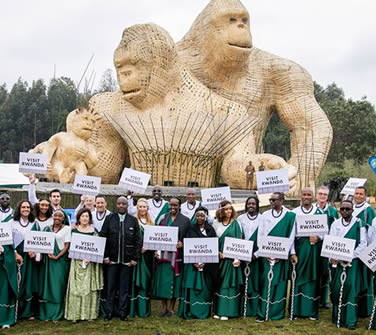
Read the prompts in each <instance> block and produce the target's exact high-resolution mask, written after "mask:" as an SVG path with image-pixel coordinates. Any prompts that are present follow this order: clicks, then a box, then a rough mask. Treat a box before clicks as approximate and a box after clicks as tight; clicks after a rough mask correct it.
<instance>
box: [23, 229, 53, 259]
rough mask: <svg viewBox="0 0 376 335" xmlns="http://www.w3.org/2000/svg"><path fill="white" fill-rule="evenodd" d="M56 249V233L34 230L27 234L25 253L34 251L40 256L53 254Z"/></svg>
mask: <svg viewBox="0 0 376 335" xmlns="http://www.w3.org/2000/svg"><path fill="white" fill-rule="evenodd" d="M54 248H55V234H54V233H52V232H47V231H34V230H30V231H28V232H26V233H25V239H24V252H28V251H32V252H35V253H40V254H53V253H54Z"/></svg>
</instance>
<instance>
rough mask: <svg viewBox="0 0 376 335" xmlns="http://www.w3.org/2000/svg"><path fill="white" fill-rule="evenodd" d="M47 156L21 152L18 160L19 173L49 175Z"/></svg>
mask: <svg viewBox="0 0 376 335" xmlns="http://www.w3.org/2000/svg"><path fill="white" fill-rule="evenodd" d="M47 159H48V157H47V155H42V154H34V153H29V152H20V155H19V160H18V171H19V172H22V173H35V174H43V175H44V174H46V173H47Z"/></svg>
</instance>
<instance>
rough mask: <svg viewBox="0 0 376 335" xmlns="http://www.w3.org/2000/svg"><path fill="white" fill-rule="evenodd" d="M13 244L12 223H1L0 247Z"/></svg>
mask: <svg viewBox="0 0 376 335" xmlns="http://www.w3.org/2000/svg"><path fill="white" fill-rule="evenodd" d="M9 244H13V235H12V224H11V223H10V222H1V223H0V245H9Z"/></svg>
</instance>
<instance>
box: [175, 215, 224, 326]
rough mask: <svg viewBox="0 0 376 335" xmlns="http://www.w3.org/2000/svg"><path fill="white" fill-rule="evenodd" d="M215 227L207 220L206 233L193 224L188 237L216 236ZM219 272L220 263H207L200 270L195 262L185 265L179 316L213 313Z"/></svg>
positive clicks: (200, 316) (202, 315)
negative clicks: (215, 284)
mask: <svg viewBox="0 0 376 335" xmlns="http://www.w3.org/2000/svg"><path fill="white" fill-rule="evenodd" d="M216 236H217V235H216V233H215V230H214V228H213V227H212V226H211V225H210V224H208V223H207V222H205V234H203V232H201V230H200V227H199V226H198V225H197V224H192V225H191V227H190V229H189V231H188V233H187V238H206V237H216ZM217 273H218V264H210V263H208V264H205V266H204V268H203V271H198V270H197V268H196V267H194V265H193V264H185V265H184V276H183V284H182V299H181V300H180V304H179V313H178V314H179V316H180V317H182V318H184V319H194V318H195V319H206V318H208V317H209V316H210V314H211V306H212V304H213V289H214V281H215V278H216V275H217Z"/></svg>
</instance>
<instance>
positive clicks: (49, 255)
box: [48, 254, 59, 261]
mask: <svg viewBox="0 0 376 335" xmlns="http://www.w3.org/2000/svg"><path fill="white" fill-rule="evenodd" d="M48 258H49V259H52V260H54V261H57V260H58V259H59V258H58V257H57V256H54V255H53V254H48Z"/></svg>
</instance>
